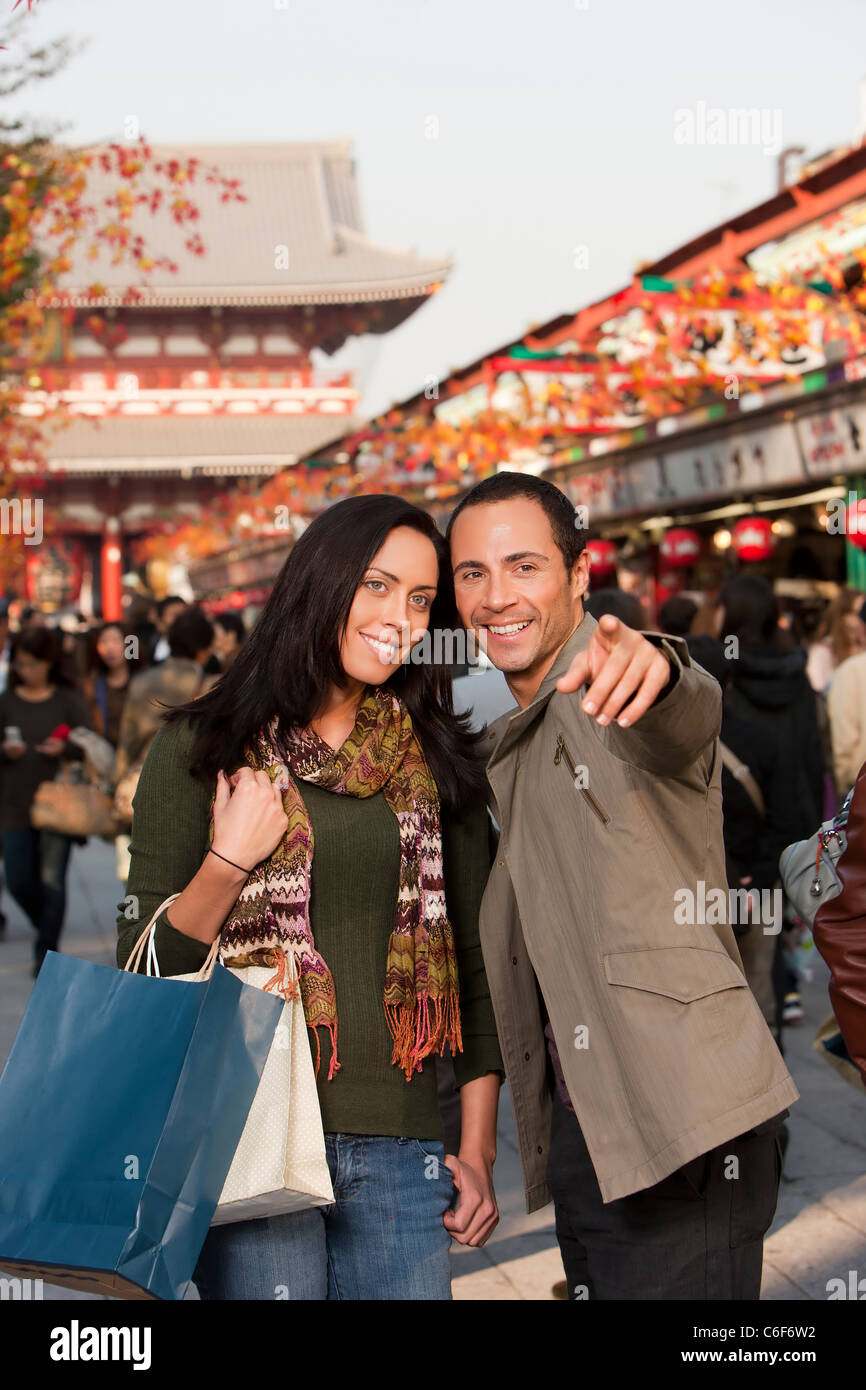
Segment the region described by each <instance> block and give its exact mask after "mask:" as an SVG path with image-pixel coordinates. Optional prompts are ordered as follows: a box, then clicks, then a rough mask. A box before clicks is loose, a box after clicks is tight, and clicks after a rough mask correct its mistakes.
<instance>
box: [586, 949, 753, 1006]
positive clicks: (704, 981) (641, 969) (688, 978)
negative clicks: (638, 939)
mask: <svg viewBox="0 0 866 1390" xmlns="http://www.w3.org/2000/svg"><path fill="white" fill-rule="evenodd" d="M604 973H605V978H606V979H607V982H608V984H611V985H621V986H624V987H625V988H626V989H642V990H645V991H646V992H647V993H649V994H663V995H665V996H666V997H667V998H668V999H677V1000H678V1001H679V1002H680V1003H681V1004H691V1003H692V1002H693V1001H694V1000H695V999H704V998H706V996H707V995H708V994H718V993H719V992H720V991H721V990H725V989H746V988H748V986H747V984H746V977H745V975H744V974H743V972H742V971H741V970H740V969H739V968H738V967H737V966H736V965H735V964H734V962H733V961H732V960H731V957H730V956H729V955H728V953H727V951H708V950H705V949H704V948H703V947H700V946H656V947H653V948H651V949H649V950H641V951H613V952H611V953H609V954H608V955H605V957H604Z"/></svg>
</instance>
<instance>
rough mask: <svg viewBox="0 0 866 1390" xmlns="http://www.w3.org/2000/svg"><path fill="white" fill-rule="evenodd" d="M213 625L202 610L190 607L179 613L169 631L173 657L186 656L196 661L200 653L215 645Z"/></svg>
mask: <svg viewBox="0 0 866 1390" xmlns="http://www.w3.org/2000/svg"><path fill="white" fill-rule="evenodd" d="M213 639H214V630H213V623H211V621H210V619H209V618H207V617H206V616H205V614H204V613H203V612H202V610H201V609H200V608H196V607H195V606H194V605H189V606H188V607H186V608H184V611H183V612H182V613H178V615H177V617H176V618H175V620H174V622H173V623H172V625H171V627H170V628H169V630H168V645H169V650H170V651H171V654H172V656H185V657H189V658H190V660H192V661H194V660H195V658H196V657H197V656H198V653H199V652H203V651H206V650H207V648H208V647H210V646H212V645H213Z"/></svg>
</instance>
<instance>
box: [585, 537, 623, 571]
mask: <svg viewBox="0 0 866 1390" xmlns="http://www.w3.org/2000/svg"><path fill="white" fill-rule="evenodd" d="M586 550H587V554H588V555H589V564H590V570H591V572H592V573H593V574H595V575H599V574H611V573H612V572H613V570H615V569H616V542H615V541H587V543H586Z"/></svg>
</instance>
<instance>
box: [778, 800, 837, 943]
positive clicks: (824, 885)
mask: <svg viewBox="0 0 866 1390" xmlns="http://www.w3.org/2000/svg"><path fill="white" fill-rule="evenodd" d="M853 794H854V791H853V788H852V789H851V791H849V793H848V795H847V796H846V798H845V803H844V805H843V806H842V809H841V810H840V811H839V812H838V813H837V814H836V815H835V816H834V817H833V819H832V820H826V821H824V824H823V825H822V826H821V828H820V830H816V831H815V834H814V835H811V836H810V837H809V839H808V840H797V841H795V843H794V844H792V845H788V847H787V849H785V850H783V851H782V854H781V857H780V859H779V873H780V874H781V875H782V887H783V888H784V890H785V894H786V896H787V897H788V899H789V901H790V902H791V905H792V906H793V908H794V911H795V912H796V913H797V916H798V917H800V918H801V919H802V920H803V921H804V922H805V923H806V925H807V926H808V927H810V928H811V927H812V926H814V923H815V913H816V912H817V911H818V908H819V907H820V906H821V904H822V903H826V902H829V901H830V899H831V898H835V897H837V896H838V894H839V893H840V892H841V891H842V882H841V880H840V878H839V874H838V872H837V870H836V865H837V864H838V862H839V860H840V858H841V856H842V855H843V854H844V852H845V846H846V844H847V843H848V841H847V837H846V835H845V827H846V825H847V824H848V810H849V807H850V805H851V797H852V796H853Z"/></svg>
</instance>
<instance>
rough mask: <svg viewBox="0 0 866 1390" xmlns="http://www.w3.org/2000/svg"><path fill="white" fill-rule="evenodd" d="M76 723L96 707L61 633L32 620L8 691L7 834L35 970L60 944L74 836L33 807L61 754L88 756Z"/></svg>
mask: <svg viewBox="0 0 866 1390" xmlns="http://www.w3.org/2000/svg"><path fill="white" fill-rule="evenodd" d="M76 725H83V726H84V727H85V728H90V711H89V709H88V706H87V701H86V700H85V699H84V697H83V696H82V695H81V694H80V692H79V691H77V690H76V689H75V688H74V686H73V685H72V683H71V682H70V680H69V678H68V676H67V675H66V673H65V671H64V669H63V659H62V648H61V644H60V641H59V638H58V634H57V633H56V632H55V631H53V629H49V628H46V627H40V626H32V627H30V628H29V629H28V630H26V631H25V632H22V633H19V634H18V636H17V637H16V638H15V641H14V643H13V646H12V658H11V669H10V681H9V685H8V687H7V689H6V690H5V691H4V692H3V694H2V695H0V728H2V730H3V743H2V748H0V832H2V838H3V858H4V861H5V864H6V879H7V884H8V888H9V892H10V893H11V895H12V897H13V898H14V899H15V901H16V902H17V903H18V905H19V907H20V908H21V909H22V911H23V912H25V913H26V914H27V916H28V917H29V919H30V922H31V924H32V926H33V928H34V931H35V932H36V940H35V943H34V951H33V973H34V975H36V974H38V972H39V967H40V966H41V964H42V961H43V959H44V958H45V953H46V952H47V951H56V950H57V949H58V943H59V940H60V934H61V931H62V929H63V919H64V916H65V913H66V874H67V869H68V865H69V855H70V851H71V849H72V845H73V843H74V842H73V840H72V839H71V838H70V837H69V836H68V835H63V834H61V833H60V832H58V831H54V830H36V829H34V828H33V826H32V825H31V823H30V808H31V806H32V804H33V798H34V796H35V794H36V789H37V787H38V786H39V784H40V783H41V782H47V781H51V780H53V778H54V777H55V774H56V772H57V768H58V762H59V760H60V759H61V758H68V759H70V760H75V761H80V760H81V758H82V754H81V751H80V749H77V748H76V747H75V746H74V745H72V744H68V743H67V741H66V734H68V732H69V730H70V729H71V728H74V727H75V726H76ZM64 729H65V731H66V733H64V732H63V730H64Z"/></svg>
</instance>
